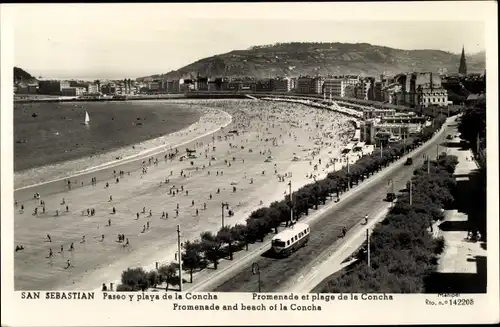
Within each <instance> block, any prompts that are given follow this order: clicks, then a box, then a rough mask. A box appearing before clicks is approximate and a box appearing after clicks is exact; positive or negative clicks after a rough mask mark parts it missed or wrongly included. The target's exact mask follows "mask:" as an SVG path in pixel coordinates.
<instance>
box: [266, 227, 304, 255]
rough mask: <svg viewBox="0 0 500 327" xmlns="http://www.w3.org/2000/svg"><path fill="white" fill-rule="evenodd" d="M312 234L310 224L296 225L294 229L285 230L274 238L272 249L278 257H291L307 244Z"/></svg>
mask: <svg viewBox="0 0 500 327" xmlns="http://www.w3.org/2000/svg"><path fill="white" fill-rule="evenodd" d="M310 232H311V229H310V228H309V225H308V224H304V223H296V224H295V225H293V227H292V228H289V229H285V230H284V231H282V232H280V233H279V234H277V235H275V236H274V237H273V239H272V241H271V249H272V251H273V252H274V253H275V254H276V255H278V256H281V257H286V256H289V255H290V254H291V253H292V252H295V251H297V250H298V249H300V248H301V247H302V246H304V245H306V244H307V242H308V241H309V233H310Z"/></svg>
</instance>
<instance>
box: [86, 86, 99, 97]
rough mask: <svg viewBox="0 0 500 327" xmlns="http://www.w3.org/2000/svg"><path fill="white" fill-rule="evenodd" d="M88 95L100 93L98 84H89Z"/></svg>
mask: <svg viewBox="0 0 500 327" xmlns="http://www.w3.org/2000/svg"><path fill="white" fill-rule="evenodd" d="M87 93H89V94H97V93H99V89H98V88H97V85H96V84H92V83H90V84H88V85H87Z"/></svg>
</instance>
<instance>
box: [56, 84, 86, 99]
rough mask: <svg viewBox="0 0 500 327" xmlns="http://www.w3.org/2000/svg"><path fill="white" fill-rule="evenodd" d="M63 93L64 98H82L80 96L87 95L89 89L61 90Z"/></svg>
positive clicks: (72, 88)
mask: <svg viewBox="0 0 500 327" xmlns="http://www.w3.org/2000/svg"><path fill="white" fill-rule="evenodd" d="M61 93H62V95H63V96H68V97H71V96H80V95H84V94H85V93H87V89H86V88H85V87H80V86H78V87H65V88H63V89H62V90H61Z"/></svg>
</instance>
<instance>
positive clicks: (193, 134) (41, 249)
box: [15, 100, 355, 290]
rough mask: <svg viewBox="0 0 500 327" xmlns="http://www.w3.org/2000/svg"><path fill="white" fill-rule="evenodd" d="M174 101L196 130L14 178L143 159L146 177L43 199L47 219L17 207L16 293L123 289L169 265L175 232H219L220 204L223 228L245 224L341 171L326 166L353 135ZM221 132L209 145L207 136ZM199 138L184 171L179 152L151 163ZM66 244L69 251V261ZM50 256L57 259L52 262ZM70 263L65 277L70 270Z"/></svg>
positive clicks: (257, 111) (269, 115)
mask: <svg viewBox="0 0 500 327" xmlns="http://www.w3.org/2000/svg"><path fill="white" fill-rule="evenodd" d="M175 101H178V102H179V104H182V105H185V106H189V107H193V106H195V107H199V109H200V110H202V112H203V115H202V118H201V119H200V121H199V122H198V123H195V124H193V125H191V126H190V127H189V128H187V129H185V130H182V131H179V132H177V133H174V134H171V135H168V136H165V137H163V138H159V139H155V140H151V141H147V142H143V143H141V144H139V145H137V146H135V149H122V150H120V151H121V152H119V153H118V151H117V153H113V154H106V155H103V156H101V157H100V158H97V157H96V158H93V159H91V160H84V159H82V160H80V161H79V163H78V164H77V163H76V162H74V163H72V164H71V165H70V164H68V163H65V164H63V166H62V167H45V168H44V170H43V173H44V174H42V175H43V176H44V177H43V178H40V179H38V180H36V179H35V180H33V179H30V176H29V175H28V174H26V176H22V177H21V176H17V175H16V187H20V185H23V183H22V182H21V181H24V185H27V183H28V181H30V183H29V184H34V183H36V182H37V181H38V182H40V181H43V180H44V179H45V180H50V179H54V178H58V177H59V178H60V177H64V176H65V175H67V174H70V173H71V172H74V171H75V167H77V168H78V169H76V171H78V170H80V171H84V170H86V169H87V170H88V169H89V168H91V167H96V166H99V165H101V167H103V166H102V165H103V164H106V163H107V162H110V161H113V160H110V158H111V159H112V158H113V157H114V156H121V158H122V159H121V160H124V161H126V160H132V159H137V158H138V157H141V156H144V157H145V158H146V159H145V162H144V165H143V167H144V168H145V170H144V172H143V170H141V165H142V164H141V161H139V162H138V163H137V169H136V170H134V171H132V172H131V173H130V174H128V172H125V173H124V174H123V175H121V176H120V174H119V173H118V171H117V172H116V175H113V174H109V177H107V179H106V180H104V179H99V180H98V181H97V184H96V185H95V186H93V185H91V184H90V183H88V184H89V185H85V186H83V187H79V188H75V189H73V190H71V191H65V192H61V193H57V194H52V195H48V196H44V194H43V192H40V193H41V196H40V199H41V200H42V201H44V203H45V213H43V212H42V210H43V206H41V205H40V200H35V199H30V200H28V199H26V200H24V199H23V200H22V201H21V200H19V199H18V204H17V208H16V210H15V245H22V246H24V250H22V251H19V252H16V254H15V288H16V289H17V290H21V289H40V290H51V289H96V288H99V287H100V285H101V284H102V283H103V282H106V283H109V282H112V281H116V280H117V279H119V278H120V274H121V272H122V271H123V270H125V269H126V268H129V267H136V266H144V267H151V266H152V265H153V266H154V262H160V263H168V262H170V261H173V260H174V258H175V251H176V241H177V234H176V226H177V224H180V226H181V229H182V236H183V239H184V240H193V239H195V238H197V237H198V236H199V234H200V233H201V232H203V231H207V230H209V231H217V230H218V229H219V228H220V227H221V213H220V211H221V202H222V201H224V202H226V201H227V202H228V203H229V206H230V207H231V209H232V210H233V211H234V216H231V217H226V219H225V223H226V225H234V224H236V223H244V221H245V219H246V218H247V217H248V215H249V214H250V213H251V212H252V211H253V210H255V209H256V208H258V207H260V206H265V205H269V204H270V203H271V202H273V201H275V200H279V199H281V198H282V197H283V196H284V193H285V192H286V191H287V189H288V187H287V183H288V181H291V182H292V187H293V189H298V188H299V187H301V186H303V185H304V184H307V183H310V182H312V181H313V180H314V178H322V177H323V176H325V175H326V174H327V173H328V172H330V171H333V170H334V169H340V164H339V163H337V164H336V167H334V165H332V164H331V159H334V158H340V151H341V149H342V146H343V145H344V144H346V143H347V142H348V140H349V138H350V137H351V136H352V135H353V133H354V130H353V127H352V125H351V124H349V123H348V120H349V118H348V117H346V116H343V115H341V114H338V113H335V112H332V111H327V110H318V109H313V108H310V107H307V106H304V105H299V104H293V103H272V102H265V101H256V100H204V101H199V100H196V101H189V100H175ZM221 111H222V112H224V113H225V114H222V113H221ZM231 119H232V121H231ZM229 123H230V124H229ZM227 124H229V125H227ZM225 125H227V126H226V127H225V128H223V129H221V130H219V131H217V132H215V133H214V134H213V136H212V137H209V136H206V134H208V133H210V132H212V131H213V130H217V129H218V128H220V127H221V126H225ZM204 135H205V137H204V138H200V137H203V136H204ZM195 138H199V139H198V141H195V142H194V144H193V145H194V146H192V147H191V149H193V150H195V153H196V158H187V157H186V158H184V159H183V160H182V161H181V160H180V157H181V156H184V155H186V152H185V147H180V148H179V151H180V152H179V154H178V155H177V156H176V157H175V158H174V159H166V158H164V156H163V155H162V156H160V155H156V153H159V152H161V151H165V150H168V147H171V146H172V147H173V146H175V145H176V144H179V143H183V142H189V141H190V140H192V139H195ZM132 150H134V151H132ZM146 151H147V152H146ZM134 156H135V157H134ZM127 158H129V159H127ZM149 158H151V161H149V160H148V159H149ZM156 159H157V163H155V161H156ZM352 160H355V159H354V158H352ZM56 166H57V165H56ZM35 175H36V173H33V177H34V176H35ZM280 177H282V178H280ZM117 178H118V182H117V180H116V179H117ZM106 183H108V184H109V186H108V187H106ZM174 191H175V192H176V194H175V195H173V194H174ZM63 198H64V201H63ZM63 203H64V204H63ZM21 205H22V206H24V211H23V212H21V210H20V207H21ZM66 205H67V206H68V211H67V212H66ZM205 205H206V208H205ZM177 206H178V207H179V210H178V214H176V208H177ZM35 207H37V208H38V209H37V210H38V213H37V214H36V215H35V214H34V209H35ZM113 208H115V210H116V213H113ZM87 209H95V215H87V212H86V210H87ZM143 209H144V213H143ZM56 210H58V211H59V213H58V215H57V214H56ZM197 210H198V214H196V211H197ZM150 212H151V215H150ZM164 212H165V213H166V214H168V218H162V215H163V213H164ZM109 222H111V226H108V225H109ZM148 223H149V228H146V226H147V224H148ZM47 234H49V235H50V237H51V242H49V241H48V238H47V236H46V235H47ZM118 234H124V235H125V237H126V238H128V239H129V242H130V244H129V245H128V246H124V244H123V243H118V242H117V236H118ZM103 235H104V237H103ZM84 236H85V240H84V241H83V239H82V238H83V237H84ZM72 243H73V244H74V250H73V251H68V250H69V248H70V245H71V244H72ZM61 246H62V251H61ZM49 249H52V251H53V255H52V257H51V258H48V256H49V251H50V250H49ZM67 260H70V267H69V268H67V269H66V268H65V267H66V266H67Z"/></svg>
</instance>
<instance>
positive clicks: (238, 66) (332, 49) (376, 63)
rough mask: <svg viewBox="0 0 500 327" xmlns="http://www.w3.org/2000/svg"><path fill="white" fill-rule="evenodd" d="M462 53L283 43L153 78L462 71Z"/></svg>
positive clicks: (479, 59)
mask: <svg viewBox="0 0 500 327" xmlns="http://www.w3.org/2000/svg"><path fill="white" fill-rule="evenodd" d="M459 62H460V55H459V54H453V53H450V52H446V51H441V50H401V49H393V48H389V47H383V46H376V45H371V44H368V43H356V44H350V43H298V42H296V43H277V44H274V45H267V46H255V47H252V48H250V49H247V50H234V51H231V52H228V53H225V54H220V55H215V56H212V57H209V58H204V59H201V60H198V61H196V62H194V63H192V64H190V65H187V66H185V67H182V68H180V69H179V70H177V71H171V72H169V73H166V74H158V75H153V76H148V77H152V78H163V79H165V78H166V79H178V78H190V77H195V76H196V75H197V74H198V73H199V74H200V75H201V76H215V77H221V76H253V77H257V78H265V77H268V76H271V77H272V76H290V77H292V76H299V75H316V73H318V74H320V75H323V76H326V75H341V74H355V75H369V76H377V75H380V74H382V73H384V72H385V73H386V74H397V73H401V72H411V71H433V72H437V71H438V70H439V69H442V68H446V69H448V72H449V73H452V72H457V71H458V65H459ZM467 66H468V71H469V72H478V73H482V72H483V71H484V69H485V54H484V52H483V53H479V54H476V55H472V56H469V57H467Z"/></svg>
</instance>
